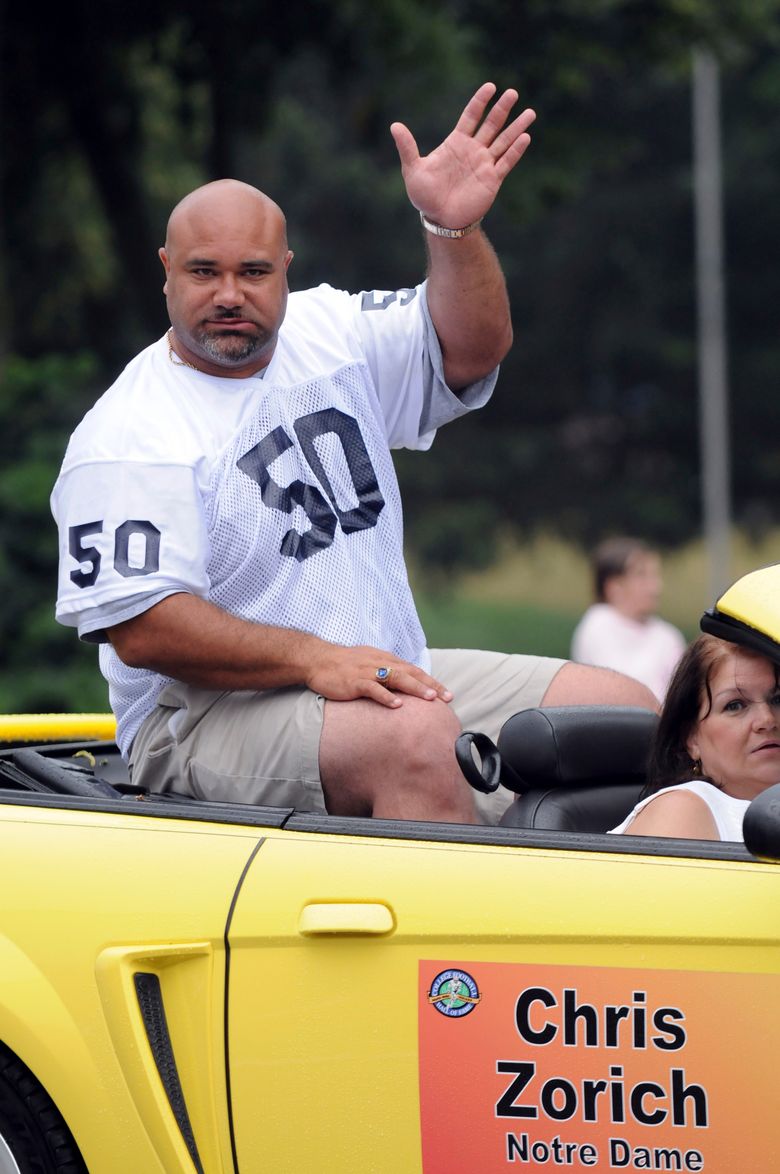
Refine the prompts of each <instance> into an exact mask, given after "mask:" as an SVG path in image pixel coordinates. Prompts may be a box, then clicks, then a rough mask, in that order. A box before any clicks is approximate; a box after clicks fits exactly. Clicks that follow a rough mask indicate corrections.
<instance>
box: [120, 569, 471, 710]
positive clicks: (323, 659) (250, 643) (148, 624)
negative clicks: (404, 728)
mask: <svg viewBox="0 0 780 1174" xmlns="http://www.w3.org/2000/svg"><path fill="white" fill-rule="evenodd" d="M108 635H109V639H110V640H111V643H112V645H113V647H114V648H115V650H116V652H117V654H118V656H119V657H120V659H121V660H122V661H124V663H125V664H127V665H129V666H130V667H131V668H145V669H152V670H154V671H155V672H158V673H163V674H164V675H165V676H166V677H172V678H173V679H174V680H177V681H183V682H184V683H185V684H187V685H195V686H196V687H198V688H201V689H231V690H233V689H235V690H239V689H250V690H260V689H282V688H284V687H285V686H288V685H300V686H303V687H304V688H307V689H311V690H312V692H314V693H319V694H321V695H322V696H323V697H327V698H328V699H330V700H332V701H352V700H354V699H355V698H357V697H366V698H369V699H370V700H372V701H376V702H378V703H379V704H380V705H385V706H388V707H390V708H397V707H398V706H400V705H402V704H403V702H402V700H401V696H399V694H401V695H403V694H411V695H412V696H415V697H421V698H423V699H424V700H427V701H435V700H437V699H440V700H442V701H451V700H452V694H451V693H450V691H449V690H448V689H447V688H446V686H445V685H443V684H442V683H441V682H440V681H436V680H435V679H434V678H433V677H431V676H430V674H428V673H426V672H425V671H424V670H423V669H421V668H418V667H417V665H414V664H411V663H409V662H408V661H405V660H402V659H401V658H400V657H398V656H395V655H394V653H392V652H388V651H387V650H385V649H381V648H374V647H372V646H369V645H355V646H345V645H341V644H333V643H331V642H330V641H328V640H321V639H320V638H319V637H318V636H312V635H310V634H309V633H308V632H298V631H295V630H294V629H291V628H274V627H270V626H268V625H265V624H256V623H253V622H252V621H251V620H243V619H240V618H239V617H238V616H233V615H230V613H229V612H226V611H223V610H222V609H221V608H219V607H216V606H215V605H214V604H213V603H208V602H207V601H206V600H204V599H199V598H198V597H197V596H195V595H188V594H186V593H184V592H182V593H180V594H177V595H169V596H167V598H166V599H163V600H162V602H161V603H158V604H155V606H154V607H150V608H149V610H148V611H145V612H143V614H142V615H139V616H136V617H135V618H134V619H132V620H126V621H125V622H124V623H123V624H117V625H115V626H114V627H112V628H109V629H108ZM378 669H382V675H381V676H378V675H377V670H378ZM388 670H389V671H388Z"/></svg>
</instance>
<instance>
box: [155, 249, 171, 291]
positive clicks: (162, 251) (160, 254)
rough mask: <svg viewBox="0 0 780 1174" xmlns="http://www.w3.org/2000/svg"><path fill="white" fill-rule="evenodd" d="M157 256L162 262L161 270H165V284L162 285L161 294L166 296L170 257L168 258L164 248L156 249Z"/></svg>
mask: <svg viewBox="0 0 780 1174" xmlns="http://www.w3.org/2000/svg"><path fill="white" fill-rule="evenodd" d="M157 256H158V257H159V258H160V260H161V261H162V263H163V269H164V270H165V284H164V285H163V293H164V294H167V292H168V278H169V277H170V273H171V260H170V257H169V256H168V253H167V250H166V249H165V248H162V249H158V250H157Z"/></svg>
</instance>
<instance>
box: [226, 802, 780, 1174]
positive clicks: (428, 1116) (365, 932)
mask: <svg viewBox="0 0 780 1174" xmlns="http://www.w3.org/2000/svg"><path fill="white" fill-rule="evenodd" d="M293 825H297V826H298V827H299V828H301V829H302V830H300V831H290V830H285V831H273V832H269V834H268V835H267V836H266V838H265V839H264V840H263V843H262V846H261V847H260V848H259V849H258V851H257V852H256V854H255V857H254V859H253V861H252V864H251V866H250V867H249V868H248V870H247V873H246V876H245V878H244V882H243V884H242V886H241V890H240V893H239V895H238V897H237V900H236V903H235V908H234V911H233V916H232V920H231V924H230V928H229V934H228V938H229V970H228V1049H229V1070H230V1086H231V1105H232V1120H233V1137H234V1145H235V1153H236V1157H237V1164H238V1168H239V1170H241V1171H242V1172H243V1174H246V1172H247V1171H255V1170H257V1171H265V1170H269V1171H274V1172H282V1171H296V1172H298V1171H301V1170H307V1171H308V1170H327V1171H339V1172H340V1174H341V1172H344V1174H349V1172H352V1171H355V1172H357V1171H360V1172H361V1174H365V1172H367V1171H377V1172H379V1171H382V1172H385V1171H386V1172H387V1174H398V1172H399V1171H403V1172H404V1174H406V1172H410V1174H411V1172H417V1171H424V1174H461V1172H462V1174H483V1172H488V1174H489V1172H492V1171H504V1170H507V1171H509V1170H512V1169H518V1168H528V1167H536V1168H541V1169H544V1168H547V1169H566V1168H569V1169H577V1170H580V1169H583V1168H586V1167H589V1166H590V1167H594V1168H598V1169H621V1168H625V1169H629V1170H635V1169H652V1170H706V1171H708V1172H710V1174H713V1172H718V1171H722V1172H723V1174H727V1172H728V1174H734V1172H735V1171H740V1172H748V1171H766V1170H769V1169H774V1168H777V1166H778V1163H780V1130H779V1128H778V1125H777V1120H778V1117H777V1081H776V1079H775V1077H774V1074H773V1068H774V1063H775V1057H776V1055H777V1054H778V1045H780V1028H778V1024H777V1016H776V1014H775V1008H776V1005H777V997H778V995H779V994H780V980H779V979H778V973H779V972H780V951H779V950H778V936H779V935H778V920H777V916H776V911H775V902H776V898H777V893H778V889H777V885H778V873H777V871H776V869H775V868H774V867H773V866H772V865H767V864H761V863H758V862H757V861H754V860H752V859H751V858H750V857H749V856H748V854H747V853H746V852H745V850H744V849H743V848H742V847H741V846H740V847H738V846H736V845H734V846H729V845H723V844H718V845H708V846H702V847H701V849H700V852H701V853H704V854H705V855H703V856H697V855H695V854H691V853H692V852H694V853H695V852H696V851H697V849H695V848H693V847H692V846H690V845H689V846H688V849H687V853H688V854H682V855H676V856H675V855H672V854H670V853H673V852H674V851H675V848H674V847H673V846H671V847H670V845H669V843H668V842H667V843H666V844H665V845H660V846H659V845H656V846H655V848H653V845H652V844H651V843H649V842H647V841H645V842H644V843H642V842H641V841H639V840H638V839H634V840H632V839H631V838H629V837H626V838H624V839H623V842H622V843H621V844H616V842H615V840H613V839H612V838H611V837H579V838H576V844H577V847H576V848H575V849H574V850H573V849H572V847H571V845H572V844H574V843H575V838H573V837H568V838H567V837H565V836H561V835H555V834H539V833H525V834H519V833H511V832H508V831H507V830H503V831H502V830H500V829H499V830H496V829H492V830H491V829H474V830H464V829H449V830H447V829H442V828H438V829H436V830H435V831H434V830H432V829H427V828H425V827H424V826H423V825H420V830H419V831H415V829H414V828H413V827H412V826H407V828H406V829H405V830H404V831H403V832H402V833H401V834H402V835H403V836H404V837H409V836H413V835H419V836H420V838H419V839H410V838H394V837H393V836H391V835H382V834H381V832H382V827H381V824H377V823H375V824H373V825H370V824H368V823H363V822H362V821H340V824H339V826H340V830H341V832H342V833H343V834H336V835H334V834H327V833H326V832H325V830H324V829H325V827H326V826H327V824H326V823H325V822H322V821H320V823H318V821H317V819H316V818H314V817H299V818H298V819H297V820H293V821H291V825H289V826H293ZM331 826H332V825H331ZM388 827H389V825H388ZM304 829H305V830H304ZM392 830H394V831H395V832H398V828H397V827H396V828H395V829H392ZM350 831H354V832H355V833H356V834H349V833H350ZM450 833H452V834H454V835H457V836H459V839H458V840H451V839H446V838H442V837H443V836H445V837H446V836H447V835H449V834H450ZM426 834H428V835H430V836H431V838H430V839H427V840H426V839H425V838H424V836H425V835H426ZM491 840H492V842H491ZM565 845H569V847H568V848H567V847H565ZM637 845H639V846H640V848H641V849H642V851H641V852H639V851H637V852H633V851H632V849H633V848H635V847H636V846H637ZM599 848H600V849H602V850H594V849H599ZM678 851H682V849H679V847H678ZM746 1122H750V1126H749V1128H745V1123H746Z"/></svg>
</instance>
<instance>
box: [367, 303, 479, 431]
mask: <svg viewBox="0 0 780 1174" xmlns="http://www.w3.org/2000/svg"><path fill="white" fill-rule="evenodd" d="M356 304H357V305H358V306H359V311H358V315H357V328H358V334H359V337H360V340H361V345H362V348H363V352H364V354H365V358H366V362H367V363H368V367H369V369H370V371H371V376H372V379H373V382H374V386H375V387H376V389H377V393H378V396H379V401H380V404H381V406H382V410H383V412H384V417H385V421H386V425H387V434H388V441H389V443H390V446H391V447H392V448H402V447H403V448H415V449H427V448H430V446H431V444H432V443H433V438H434V436H435V435H436V430H437V429H438V428H439V427H440V426H441V425H442V424H446V423H447V422H448V421H450V420H454V419H456V418H457V417H458V416H462V415H464V414H465V413H466V412H469V411H472V410H473V409H475V408H479V407H482V405H483V404H485V403H487V401H488V399H489V398H490V396H491V394H492V392H493V388H494V387H495V383H496V378H497V376H498V368H496V370H494V371H492V372H491V373H490V374H489V375H488V376H487V377H486V378H485V379H482V380H479V381H478V382H477V383H474V384H472V385H471V386H469V387H467V388H465V389H463V390H461V391H459V392H458V393H457V394H456V393H455V392H454V391H452V389H451V388H450V387H448V386H447V383H446V380H445V378H444V365H443V360H442V354H441V347H440V345H439V340H438V338H437V335H436V330H435V328H434V326H433V322H432V321H431V316H430V313H429V310H428V301H427V296H426V284H425V283H424V282H423V284H422V285H418V286H416V287H414V288H412V289H400V290H394V291H388V292H385V291H380V290H371V291H369V292H366V293H362V294H358V295H356Z"/></svg>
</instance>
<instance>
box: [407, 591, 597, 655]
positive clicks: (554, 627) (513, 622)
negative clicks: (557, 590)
mask: <svg viewBox="0 0 780 1174" xmlns="http://www.w3.org/2000/svg"><path fill="white" fill-rule="evenodd" d="M417 607H418V611H419V613H420V621H421V623H422V626H423V629H424V630H425V635H426V637H427V640H428V644H429V646H430V647H431V648H487V649H495V650H496V651H498V652H528V653H533V654H536V655H539V656H561V657H567V656H568V655H569V645H570V642H571V634H572V632H573V631H574V625H575V624H576V622H577V619H578V617H577V615H576V614H572V613H569V612H564V611H557V610H554V609H550V608H545V607H540V606H535V605H533V604H517V605H515V604H509V603H493V602H490V601H484V602H482V601H480V600H478V599H470V598H454V599H449V600H440V599H436V598H433V597H431V596H428V595H425V594H420V593H419V592H418V595H417Z"/></svg>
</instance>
